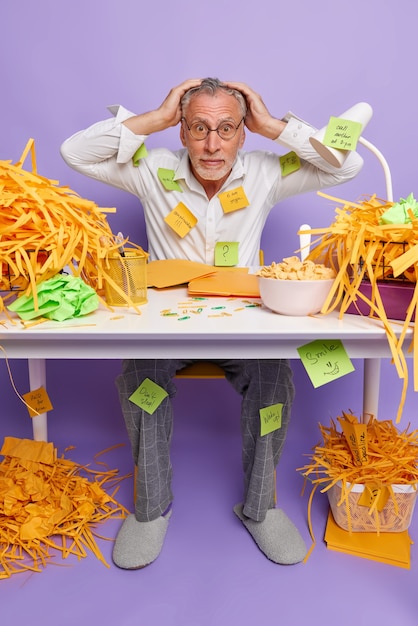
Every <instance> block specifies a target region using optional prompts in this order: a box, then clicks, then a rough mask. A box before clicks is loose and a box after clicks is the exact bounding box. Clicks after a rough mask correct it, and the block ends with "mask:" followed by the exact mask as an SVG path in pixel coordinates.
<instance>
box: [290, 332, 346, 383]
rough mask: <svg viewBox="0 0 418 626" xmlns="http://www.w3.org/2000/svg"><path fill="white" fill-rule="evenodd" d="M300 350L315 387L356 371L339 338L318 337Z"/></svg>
mask: <svg viewBox="0 0 418 626" xmlns="http://www.w3.org/2000/svg"><path fill="white" fill-rule="evenodd" d="M298 352H299V356H300V358H301V361H302V363H303V365H304V367H305V369H306V372H307V374H308V376H309V378H310V379H311V382H312V384H313V386H314V387H315V388H316V387H321V386H322V385H326V384H327V383H330V382H331V381H333V380H336V379H337V378H341V377H342V376H345V375H346V374H349V373H350V372H353V371H354V366H353V364H352V362H351V361H350V359H349V358H348V355H347V353H346V351H345V348H344V346H343V344H342V342H341V341H340V340H339V339H317V340H316V341H311V342H310V343H307V344H305V345H304V346H301V347H300V348H298Z"/></svg>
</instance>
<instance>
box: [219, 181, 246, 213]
mask: <svg viewBox="0 0 418 626" xmlns="http://www.w3.org/2000/svg"><path fill="white" fill-rule="evenodd" d="M218 198H219V201H220V203H221V205H222V208H223V211H224V213H232V211H238V210H239V209H244V208H245V207H247V206H248V205H249V204H250V203H249V202H248V198H247V196H246V195H245V191H244V188H243V187H236V188H235V189H231V190H230V191H223V192H222V193H220V194H219V195H218Z"/></svg>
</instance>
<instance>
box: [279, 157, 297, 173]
mask: <svg viewBox="0 0 418 626" xmlns="http://www.w3.org/2000/svg"><path fill="white" fill-rule="evenodd" d="M279 162H280V169H281V172H282V176H283V177H284V176H288V175H289V174H293V172H297V171H298V170H300V159H299V157H298V155H297V154H296V152H293V151H292V152H288V153H287V154H283V156H281V157H280V158H279Z"/></svg>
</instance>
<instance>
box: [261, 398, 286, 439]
mask: <svg viewBox="0 0 418 626" xmlns="http://www.w3.org/2000/svg"><path fill="white" fill-rule="evenodd" d="M282 410H283V404H281V403H280V402H279V403H278V404H271V405H270V406H266V407H264V408H262V409H260V411H259V412H260V434H261V436H263V435H267V434H268V433H272V432H273V431H274V430H278V429H279V428H281V426H282Z"/></svg>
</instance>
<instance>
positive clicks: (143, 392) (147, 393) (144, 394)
mask: <svg viewBox="0 0 418 626" xmlns="http://www.w3.org/2000/svg"><path fill="white" fill-rule="evenodd" d="M166 396H168V393H167V392H166V390H165V389H163V388H162V387H160V385H157V383H154V382H153V381H152V380H150V379H149V378H145V380H144V381H143V382H142V384H141V385H139V387H138V389H136V390H135V391H134V392H133V394H132V395H131V396H129V400H130V401H131V402H133V403H134V404H136V405H137V406H139V408H140V409H143V410H144V411H145V412H146V413H149V414H150V415H152V414H153V413H154V411H155V410H156V409H157V408H158V407H159V406H160V404H161V402H162V401H163V400H164V398H165V397H166Z"/></svg>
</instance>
